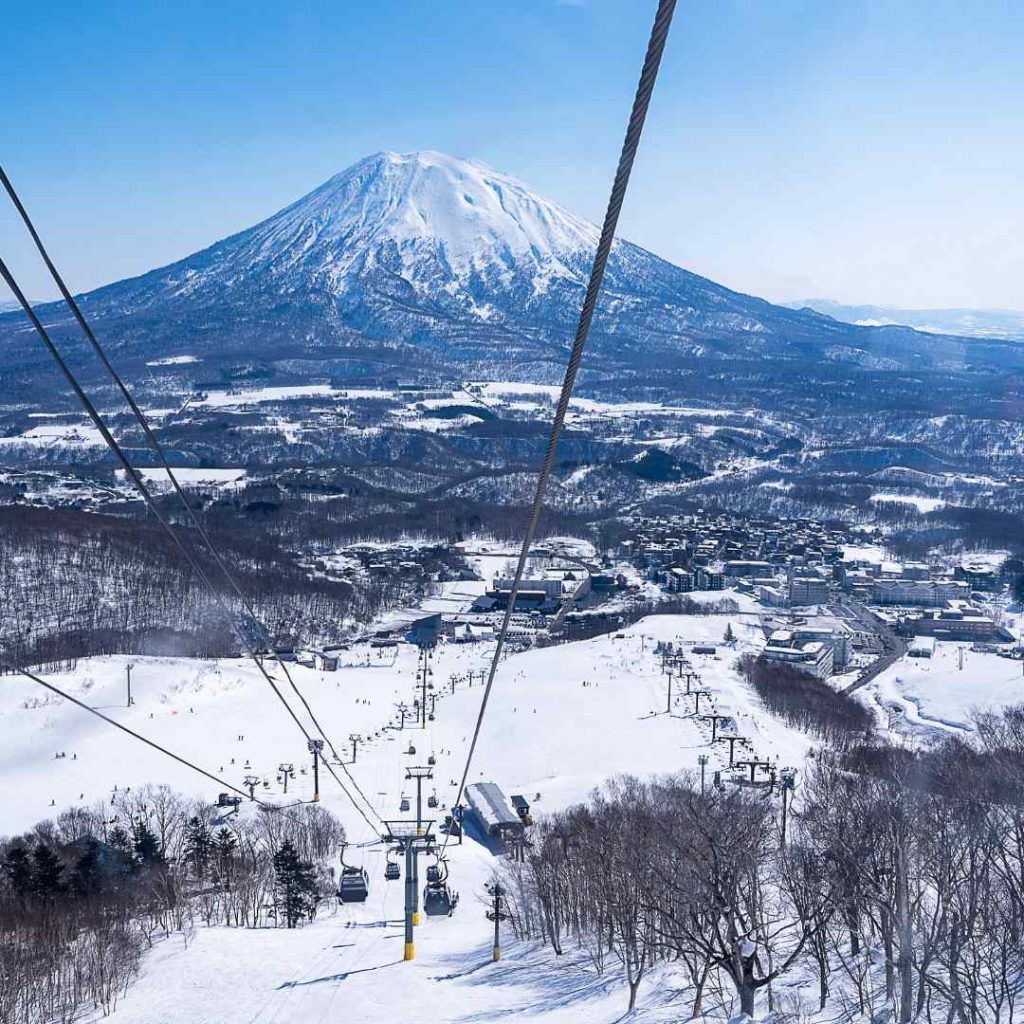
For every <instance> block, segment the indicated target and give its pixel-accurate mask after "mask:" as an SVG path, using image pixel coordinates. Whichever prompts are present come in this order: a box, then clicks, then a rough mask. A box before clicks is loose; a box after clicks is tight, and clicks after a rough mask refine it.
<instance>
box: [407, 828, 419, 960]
mask: <svg viewBox="0 0 1024 1024" xmlns="http://www.w3.org/2000/svg"><path fill="white" fill-rule="evenodd" d="M415 864H416V858H415V856H414V855H413V852H412V842H411V841H410V840H409V839H406V840H405V954H404V959H405V960H412V959H413V958H414V957H415V956H416V946H415V939H414V938H413V930H412V927H413V925H414V924H415V923H416V921H415V917H416V879H415V876H414V874H413V871H414V869H415V868H414V866H415Z"/></svg>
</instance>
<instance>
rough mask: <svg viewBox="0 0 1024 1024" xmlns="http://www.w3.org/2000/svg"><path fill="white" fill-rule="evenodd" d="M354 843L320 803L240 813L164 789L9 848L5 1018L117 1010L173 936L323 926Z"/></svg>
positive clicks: (4, 864)
mask: <svg viewBox="0 0 1024 1024" xmlns="http://www.w3.org/2000/svg"><path fill="white" fill-rule="evenodd" d="M343 841H344V830H343V829H342V827H341V825H340V823H339V822H338V821H337V820H336V819H335V818H334V817H333V816H331V815H330V814H329V813H328V812H327V811H325V810H324V809H323V808H322V807H320V806H318V805H311V804H305V805H301V806H297V807H290V808H289V809H288V810H287V811H283V810H280V809H266V808H263V807H261V808H260V809H259V810H258V811H256V812H255V813H251V814H237V813H236V814H230V813H228V812H227V811H226V810H225V809H224V808H220V807H217V806H211V805H209V804H205V803H203V802H202V801H196V800H189V799H186V798H184V797H182V796H180V795H179V794H177V793H174V792H173V791H172V790H170V789H169V788H168V787H167V786H152V785H150V786H145V787H142V788H140V789H136V790H134V791H133V790H122V791H119V792H117V793H115V794H114V797H113V799H112V802H111V804H110V805H98V806H96V807H73V808H70V809H68V810H66V811H64V812H62V813H61V814H60V815H58V817H57V818H56V819H55V820H53V821H50V820H47V821H43V822H41V823H40V824H38V825H37V826H35V828H34V829H32V830H31V831H30V832H29V833H27V834H25V835H22V836H16V837H12V838H8V839H4V840H0V1021H2V1022H5V1024H6V1022H11V1024H14V1022H18V1024H35V1022H40V1024H42V1022H47V1024H49V1022H52V1021H62V1022H64V1021H66V1022H68V1024H70V1022H71V1021H73V1020H76V1019H77V1018H78V1016H79V1014H80V1013H81V1011H82V1010H83V1008H85V1007H87V1006H90V1005H92V1006H94V1007H96V1008H98V1009H100V1010H101V1011H102V1012H103V1013H104V1014H109V1013H111V1012H113V1010H114V1008H115V1007H116V1005H117V1002H118V1000H119V999H120V998H121V996H122V995H123V994H124V992H125V991H126V989H127V987H128V986H129V985H130V983H131V981H132V980H133V978H134V977H135V975H136V974H137V972H138V968H139V964H140V962H141V958H142V956H143V954H144V952H145V951H146V950H147V949H148V948H150V947H151V946H152V945H153V944H154V942H156V941H158V940H159V939H160V938H162V937H167V936H168V935H170V934H172V933H176V934H179V935H181V936H183V937H184V939H185V940H186V941H189V939H190V937H191V936H192V934H193V932H194V930H195V928H196V926H197V925H205V926H212V925H222V926H228V927H247V928H257V927H267V926H271V927H288V928H294V927H297V926H299V925H301V924H302V923H303V922H306V921H310V920H312V919H313V917H314V916H315V914H316V912H317V910H318V909H319V907H320V906H321V905H323V903H324V901H325V900H326V899H328V897H329V896H330V895H331V894H332V893H333V892H334V890H335V884H334V879H333V869H329V868H328V866H327V864H328V861H329V860H330V859H332V858H333V857H334V855H335V854H336V852H337V850H338V849H339V847H340V846H341V844H342V843H343Z"/></svg>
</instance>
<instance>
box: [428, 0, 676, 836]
mask: <svg viewBox="0 0 1024 1024" xmlns="http://www.w3.org/2000/svg"><path fill="white" fill-rule="evenodd" d="M675 7H676V0H659V3H658V10H657V13H656V14H655V18H654V25H653V27H652V29H651V36H650V40H649V42H648V44H647V53H646V56H645V57H644V63H643V69H642V70H641V73H640V80H639V82H638V84H637V89H636V95H635V97H634V100H633V109H632V112H631V113H630V117H629V123H628V125H627V127H626V135H625V138H624V140H623V143H622V152H621V154H620V156H619V164H618V168H617V169H616V172H615V180H614V183H613V185H612V190H611V195H610V197H609V199H608V207H607V210H606V211H605V216H604V223H603V225H602V227H601V236H600V240H599V241H598V245H597V251H596V253H595V255H594V263H593V266H592V268H591V271H590V279H589V281H588V282H587V290H586V294H585V296H584V299H583V307H582V309H581V311H580V319H579V324H578V326H577V328H576V336H575V338H574V340H573V345H572V350H571V352H570V354H569V362H568V365H567V366H566V369H565V379H564V380H563V382H562V390H561V393H560V394H559V396H558V405H557V406H556V408H555V417H554V421H553V422H552V424H551V433H550V435H549V438H548V445H547V449H546V451H545V452H544V459H543V461H542V462H541V466H540V471H539V472H538V475H537V488H536V491H535V493H534V498H533V505H532V507H531V509H530V516H529V519H528V520H527V524H526V531H525V534H524V536H523V545H522V548H521V550H520V552H519V561H518V563H517V565H516V573H515V577H514V579H513V581H512V589H511V590H510V591H509V595H508V601H507V604H506V606H505V614H504V617H503V619H502V623H501V629H500V630H499V632H498V638H497V644H496V645H495V648H494V655H493V657H492V659H491V665H490V669H489V671H488V673H487V684H486V686H485V687H484V692H483V696H482V698H481V700H480V710H479V713H478V714H477V720H476V726H475V727H474V729H473V738H472V740H471V741H470V744H469V752H468V754H467V756H466V765H465V768H464V769H463V772H462V779H461V781H460V782H459V788H458V790H457V792H456V796H455V801H454V803H453V805H452V806H453V809H454V808H456V807H458V805H459V804H460V803H461V801H462V793H463V790H464V789H465V786H466V779H467V778H468V776H469V769H470V767H471V766H472V763H473V755H474V754H475V753H476V746H477V741H478V740H479V738H480V729H481V727H482V726H483V721H484V715H485V714H486V712H487V704H488V701H489V700H490V696H491V690H492V688H493V686H494V677H495V673H496V672H497V670H498V663H499V661H500V660H501V654H502V650H503V648H504V645H505V637H506V635H507V633H508V629H509V625H510V624H511V621H512V614H513V612H514V611H515V604H516V599H517V598H518V596H519V589H520V585H521V584H522V579H523V572H524V571H525V568H526V562H527V559H528V557H529V554H530V547H531V546H532V544H533V538H534V534H535V533H536V531H537V524H538V522H539V520H540V514H541V511H542V509H543V507H544V495H545V492H546V491H547V485H548V479H549V478H550V476H551V471H552V469H553V467H554V461H555V450H556V449H557V447H558V440H559V437H560V436H561V433H562V425H563V424H564V422H565V416H566V413H567V412H568V409H569V401H570V399H571V398H572V393H573V389H574V387H575V385H576V374H577V371H578V370H579V366H580V361H581V360H582V358H583V348H584V345H585V344H586V341H587V336H588V335H589V333H590V325H591V322H592V321H593V318H594V310H595V308H596V306H597V300H598V296H599V294H600V291H601V284H602V282H603V280H604V273H605V269H606V268H607V266H608V257H609V256H610V254H611V250H612V243H613V242H614V240H615V228H616V226H617V224H618V220H619V213H620V212H621V210H622V202H623V200H624V199H625V196H626V187H627V185H628V184H629V176H630V173H631V171H632V169H633V160H634V158H635V157H636V151H637V147H638V146H639V144H640V136H641V134H642V132H643V127H644V121H645V120H646V118H647V109H648V107H649V105H650V101H651V94H652V93H653V91H654V84H655V82H656V80H657V77H658V68H659V67H660V65H661V57H662V53H663V52H664V49H665V41H666V40H667V38H668V32H669V28H670V27H671V24H672V15H673V13H674V12H675ZM450 838H451V837H450V836H449V837H448V838H446V839H445V844H444V845H445V846H446V847H447V845H448V841H449V839H450Z"/></svg>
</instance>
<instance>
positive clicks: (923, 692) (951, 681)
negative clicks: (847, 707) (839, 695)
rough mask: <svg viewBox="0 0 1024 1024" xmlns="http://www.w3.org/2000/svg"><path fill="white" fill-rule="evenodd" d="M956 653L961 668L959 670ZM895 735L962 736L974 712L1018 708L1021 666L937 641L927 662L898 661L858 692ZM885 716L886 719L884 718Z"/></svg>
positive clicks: (1023, 690) (1022, 693) (1023, 693)
mask: <svg viewBox="0 0 1024 1024" xmlns="http://www.w3.org/2000/svg"><path fill="white" fill-rule="evenodd" d="M961 651H962V657H963V668H961V667H960V658H961ZM862 695H863V696H864V697H865V698H867V699H869V700H873V701H874V702H875V703H876V704H877V705H878V707H879V708H880V709H881V711H882V712H883V721H885V720H891V723H892V727H893V728H894V729H896V730H897V731H899V732H909V733H911V734H915V735H920V736H922V737H924V738H929V739H934V738H936V737H941V736H943V735H950V734H959V735H966V734H967V733H969V732H971V731H972V730H973V727H974V726H973V722H972V719H973V718H974V715H975V714H976V713H977V712H979V711H998V710H999V709H1000V708H1003V707H1006V706H1007V705H1008V704H1019V703H1021V702H1024V671H1022V663H1021V662H1019V661H1013V660H1012V659H1010V658H1001V657H999V655H997V654H990V653H982V652H977V651H972V650H971V649H970V645H969V644H965V643H952V642H949V641H940V642H938V643H936V645H935V653H934V654H933V655H932V657H931V658H909V657H906V656H904V657H903V658H900V660H899V661H897V662H896V663H895V664H893V665H891V666H890V667H889V668H887V669H886V670H885V671H884V672H882V673H881V675H879V676H878V677H877V678H876V679H874V680H872V682H871V683H869V684H868V686H866V687H865V688H864V691H863V694H862ZM890 712H891V714H890Z"/></svg>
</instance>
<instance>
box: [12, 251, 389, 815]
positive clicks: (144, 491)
mask: <svg viewBox="0 0 1024 1024" xmlns="http://www.w3.org/2000/svg"><path fill="white" fill-rule="evenodd" d="M0 277H2V278H3V279H4V281H5V283H6V284H7V286H8V288H10V289H11V292H12V293H13V295H14V297H15V298H16V299H17V300H18V302H19V304H20V305H21V307H22V309H23V310H24V311H25V315H26V316H27V317H28V318H29V320H30V321H31V323H32V326H33V327H34V328H35V329H36V333H37V334H39V336H40V337H41V338H42V340H43V343H44V344H45V345H46V347H47V349H48V350H49V352H50V355H52V356H53V359H54V361H55V362H56V363H57V366H58V368H59V369H60V371H61V372H62V373H63V375H64V378H65V379H66V380H67V382H68V384H69V385H70V387H71V389H72V390H73V391H74V393H75V395H76V396H77V397H78V400H79V401H80V402H81V404H82V407H83V408H84V409H85V411H86V413H87V414H88V416H89V418H90V419H91V420H92V422H93V424H94V425H95V427H96V429H97V430H98V431H99V432H100V436H101V437H102V438H103V440H104V441H105V442H106V444H107V447H108V448H110V450H111V451H112V452H113V453H114V455H115V457H116V458H117V460H118V461H119V462H120V463H121V466H122V467H123V468H124V470H125V472H126V473H127V475H128V478H129V479H130V480H131V481H132V482H133V483H134V484H135V487H136V489H137V490H138V491H139V493H140V494H141V495H142V497H143V499H144V500H145V502H146V504H147V506H148V507H149V509H150V511H152V513H153V515H154V516H155V517H156V519H157V521H158V522H159V523H160V525H161V526H162V527H163V529H164V530H165V531H166V532H167V534H168V535H169V536H170V538H171V540H172V541H173V542H174V544H175V545H176V546H177V548H178V549H179V550H180V551H181V553H182V554H183V555H184V556H185V558H186V560H187V561H188V563H189V564H190V565H191V566H192V568H193V569H194V570H195V572H196V574H197V576H198V577H199V579H200V580H201V581H202V582H203V584H204V586H205V587H206V588H207V589H208V590H209V592H210V594H211V596H212V597H213V599H214V601H215V602H216V603H217V605H218V606H219V607H220V609H221V611H222V612H223V613H224V614H225V616H226V617H227V619H228V621H229V622H230V623H231V625H232V628H233V630H234V632H235V635H236V636H237V637H238V639H239V640H240V641H241V642H242V645H243V646H244V647H245V649H246V650H247V651H248V653H249V657H250V658H251V659H252V661H253V663H254V664H255V665H256V666H257V668H258V669H259V671H260V673H261V674H262V676H263V678H264V679H265V680H266V681H267V683H268V684H269V685H270V687H271V689H272V690H273V691H274V693H275V695H276V696H277V698H278V700H280V701H281V703H282V704H283V705H284V707H285V709H286V710H287V711H288V714H289V715H290V716H291V718H292V720H293V721H294V722H295V724H296V725H297V726H298V727H299V729H300V730H301V732H302V734H303V735H304V736H305V738H306V740H307V741H309V740H311V739H312V738H313V737H312V736H311V735H310V733H309V730H308V729H307V728H306V726H305V725H304V724H303V722H302V720H301V719H300V718H299V716H298V715H297V714H296V713H295V709H294V708H293V707H292V706H291V705H290V704H289V703H288V701H287V700H286V699H285V697H284V694H282V693H281V691H280V689H279V688H278V686H277V684H276V683H275V682H274V680H273V678H272V677H271V675H270V673H269V672H267V670H266V668H265V667H264V666H263V664H262V663H261V662H260V659H259V658H258V657H257V655H256V652H255V650H254V649H253V646H252V644H251V643H250V642H249V639H248V637H246V635H245V632H244V631H243V630H242V629H241V628H240V627H239V626H238V624H237V622H236V621H235V617H234V616H233V615H232V614H231V610H230V609H229V608H228V606H227V604H226V603H225V601H224V598H223V596H222V595H221V594H220V593H219V592H218V591H217V589H216V588H215V587H214V586H213V583H212V581H211V580H210V578H209V576H207V574H206V572H205V571H204V569H203V567H202V565H201V564H200V563H199V560H198V559H197V558H196V556H195V555H194V554H193V553H192V551H190V550H189V548H188V547H187V546H186V545H185V543H184V542H183V541H182V539H181V537H179V536H178V533H177V532H176V531H175V530H174V528H173V527H172V526H171V524H170V523H169V522H168V521H167V518H166V517H165V516H164V514H163V513H162V512H161V511H160V508H159V506H158V505H157V503H156V501H155V500H154V499H153V496H152V494H151V493H150V491H149V488H147V487H146V485H145V483H144V482H143V480H142V477H141V475H140V474H139V472H138V470H136V469H135V467H134V466H133V465H132V464H131V462H129V460H128V457H127V455H125V452H124V450H123V449H122V448H121V446H120V444H119V443H118V442H117V440H116V438H114V436H113V434H111V432H110V429H109V428H108V427H107V424H106V422H105V421H104V419H103V417H102V416H101V415H100V413H99V412H98V411H97V409H96V407H95V406H94V405H93V403H92V400H91V399H90V398H89V396H88V395H87V394H86V392H85V390H84V389H83V388H82V385H81V384H80V383H79V382H78V379H77V378H76V377H75V374H74V372H73V371H72V370H71V368H70V367H69V366H68V364H67V362H66V361H65V359H64V357H63V356H62V355H61V352H60V350H59V349H58V348H57V346H56V345H55V344H54V342H53V340H52V338H51V337H50V335H49V333H48V332H47V330H46V328H45V327H44V326H43V324H42V322H41V321H40V319H39V317H38V316H37V315H36V312H35V310H34V309H33V308H32V305H31V303H30V302H29V301H28V299H26V298H25V294H24V292H23V291H22V290H21V288H20V287H19V285H18V282H17V281H16V280H15V278H14V275H13V274H12V273H11V271H10V269H9V268H8V267H7V264H6V263H5V262H4V261H3V259H2V258H0ZM292 685H293V687H294V683H293V684H292ZM296 692H298V691H297V690H296ZM299 696H300V699H301V696H302V695H301V694H299ZM329 767H330V774H331V776H332V777H333V778H334V780H335V781H336V782H337V783H338V785H339V786H340V787H341V789H342V792H344V793H345V795H346V796H347V797H348V799H349V800H350V801H351V803H352V805H353V807H355V808H356V810H357V811H358V812H359V814H360V815H361V816H362V817H363V819H364V820H365V821H366V823H367V824H368V825H369V826H370V827H371V828H373V829H376V827H377V826H375V825H374V824H373V823H372V822H371V821H370V820H369V818H368V817H367V815H366V812H365V811H364V810H363V808H362V807H361V806H360V805H359V803H358V801H357V800H356V799H355V797H354V796H352V794H351V793H350V792H349V791H348V789H347V788H346V786H345V784H344V783H343V782H342V781H341V778H340V777H339V776H338V774H337V772H335V771H334V770H333V767H332V766H329ZM363 799H364V800H366V797H365V796H364V797H363ZM367 805H368V806H369V807H370V810H371V812H372V813H373V814H374V815H375V816H376V817H377V818H378V819H379V820H383V819H381V818H380V815H379V814H378V813H377V811H376V809H375V808H373V806H372V805H370V804H369V801H367Z"/></svg>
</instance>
